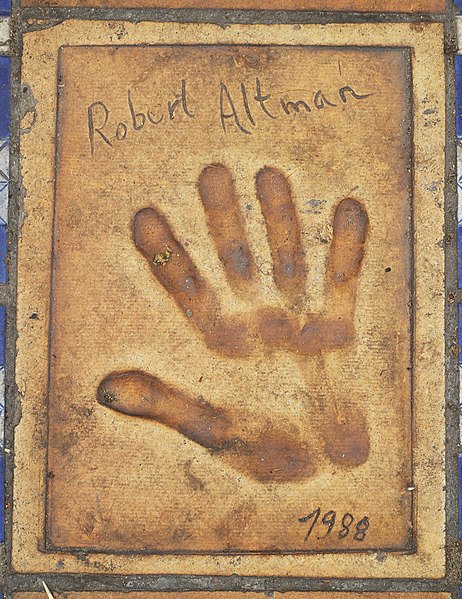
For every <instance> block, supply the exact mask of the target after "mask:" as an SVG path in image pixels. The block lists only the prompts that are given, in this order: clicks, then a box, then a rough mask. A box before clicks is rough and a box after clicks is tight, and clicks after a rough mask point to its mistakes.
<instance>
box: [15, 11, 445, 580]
mask: <svg viewBox="0 0 462 599" xmlns="http://www.w3.org/2000/svg"><path fill="white" fill-rule="evenodd" d="M79 26H80V25H79V24H69V23H65V24H63V25H60V26H59V27H57V28H51V29H49V30H47V31H46V32H45V31H41V32H34V33H33V34H32V36H31V37H27V36H26V45H27V44H29V43H32V42H33V40H34V39H35V40H36V41H35V43H34V44H33V47H34V52H33V53H29V52H27V50H26V51H25V56H27V57H28V60H27V61H26V63H25V64H24V65H23V71H22V72H23V76H24V81H27V82H28V84H29V86H30V87H31V92H32V94H33V96H34V98H36V99H37V107H38V106H40V113H39V114H38V115H37V119H36V120H35V123H34V124H33V126H32V127H31V128H30V130H29V131H28V132H27V134H24V136H23V137H22V140H21V150H22V155H23V156H25V157H26V158H25V164H26V165H27V166H24V169H23V170H24V173H25V179H26V181H25V187H26V189H28V198H27V200H26V209H27V210H28V215H29V216H30V218H27V219H25V221H24V225H23V227H22V231H21V239H20V265H19V280H20V289H19V301H18V319H19V323H20V324H19V330H20V333H19V339H18V348H19V353H18V362H17V369H16V372H17V376H18V385H19V388H20V389H21V392H22V393H23V394H24V397H26V396H27V398H28V401H25V399H24V401H23V406H27V410H28V412H27V413H26V412H25V411H24V409H23V415H22V419H21V422H20V423H19V425H18V426H17V428H16V435H15V442H16V443H18V447H17V452H16V470H15V494H16V495H15V503H14V506H15V516H14V520H15V530H17V531H21V534H20V535H18V536H16V537H15V539H16V540H15V542H14V554H15V556H16V557H15V563H16V564H17V563H18V562H17V560H19V564H21V563H22V564H27V565H26V566H25V567H26V568H29V567H34V571H40V569H41V568H42V569H43V568H44V567H47V566H44V564H48V563H50V560H51V561H52V562H53V561H54V560H59V563H60V566H59V567H60V568H62V569H66V568H70V569H71V570H74V571H79V568H81V564H80V562H79V559H78V556H79V555H80V553H79V552H80V551H81V550H82V549H84V550H86V551H87V552H88V555H90V556H91V559H90V558H89V561H88V563H87V562H86V564H85V567H86V568H91V569H94V570H95V571H101V568H103V569H104V568H105V567H107V566H105V565H104V564H106V563H109V562H107V560H108V559H109V560H110V564H111V566H110V567H111V569H112V570H111V571H119V572H127V571H128V572H134V571H141V572H144V573H147V572H155V571H162V572H175V571H176V572H189V573H193V572H196V573H205V572H208V573H212V572H216V571H219V572H221V573H223V572H230V571H233V572H234V571H236V568H237V567H238V570H239V571H240V572H241V573H245V574H251V573H254V574H255V573H257V572H260V573H261V572H270V571H271V572H272V573H273V574H274V573H275V572H279V573H281V574H284V573H288V572H289V570H287V564H288V563H289V564H290V572H294V571H296V572H301V573H303V572H306V571H307V570H306V568H309V567H311V566H313V567H314V568H320V570H318V572H321V571H322V572H326V570H325V569H324V568H328V567H329V564H331V563H332V564H333V563H335V567H334V568H333V566H330V567H329V572H330V573H331V575H334V576H344V573H345V572H346V571H348V572H349V573H350V575H351V565H352V564H353V563H354V564H355V565H358V564H360V563H361V564H363V567H362V568H361V571H359V570H358V571H357V574H358V575H360V576H362V575H364V576H369V577H370V576H371V575H374V576H375V575H379V572H380V574H382V575H383V574H384V573H385V572H388V573H389V572H391V571H392V572H395V571H396V572H398V571H399V573H400V576H403V575H404V576H413V577H415V576H416V567H417V568H421V569H422V568H423V565H424V564H425V571H426V575H428V571H429V570H428V568H429V567H431V572H432V573H433V574H434V575H437V576H439V575H441V573H442V571H443V570H442V561H440V557H441V552H440V551H439V547H441V543H440V541H438V539H439V538H440V537H439V535H441V534H443V526H442V521H441V522H439V523H438V521H437V519H436V520H435V519H431V520H429V519H428V518H426V517H424V514H425V513H426V511H425V510H426V509H428V507H427V508H425V506H426V505H427V506H428V505H429V503H428V502H429V501H430V498H431V506H432V509H433V510H434V509H435V504H436V503H438V501H441V502H442V501H443V499H444V498H443V494H442V491H441V489H442V486H441V485H440V482H441V481H440V482H438V480H439V478H442V477H443V476H444V469H443V459H442V458H443V453H442V444H443V442H444V432H443V428H441V429H438V427H439V426H441V427H442V425H443V421H442V414H443V411H442V409H441V411H438V410H437V411H436V413H435V402H438V400H439V401H441V406H442V405H444V393H443V391H442V389H443V384H444V376H443V372H442V370H441V371H440V370H439V369H438V368H435V363H437V364H440V363H441V364H443V363H444V360H441V361H439V360H437V359H436V356H437V355H439V353H440V352H443V351H444V344H443V343H442V340H441V339H440V337H438V336H437V335H436V331H438V330H439V329H438V326H436V324H437V323H439V322H440V321H439V320H438V314H439V311H438V310H439V303H438V299H437V298H440V297H442V295H441V292H440V286H441V285H442V278H441V279H440V280H438V277H437V276H436V277H435V272H436V273H438V272H442V270H441V271H440V270H439V269H438V268H437V266H438V264H440V262H441V260H442V251H441V244H440V243H439V242H440V241H441V239H440V236H441V235H442V228H441V223H442V217H443V214H442V208H441V206H442V204H441V201H440V194H441V185H440V181H441V180H442V179H443V170H442V168H441V166H442V161H441V162H439V160H440V158H441V157H440V156H439V154H435V153H434V152H433V150H434V147H435V144H436V143H439V142H438V140H441V139H444V138H443V136H442V134H443V128H442V123H444V102H441V98H440V97H439V96H438V95H437V94H438V93H440V91H439V90H441V86H440V85H439V84H438V85H437V82H436V79H435V78H434V79H432V84H431V85H430V83H429V81H428V78H427V77H426V76H423V75H422V73H421V72H420V71H419V68H420V66H419V65H421V64H424V63H425V62H426V61H428V60H430V61H431V60H433V61H434V60H435V58H434V57H435V56H440V54H439V53H438V52H436V50H438V51H439V49H440V35H441V32H442V28H441V27H440V26H439V25H427V26H424V27H423V28H421V29H419V31H418V32H417V33H416V31H417V30H416V29H415V28H413V27H411V26H407V25H406V26H403V25H399V27H398V26H397V27H396V28H395V26H388V25H387V26H384V27H379V28H378V29H377V27H376V26H374V27H372V28H371V29H370V28H369V26H367V27H363V26H360V27H356V26H354V27H349V26H346V27H345V26H334V27H332V28H327V29H325V28H321V29H319V28H317V27H306V28H305V27H303V28H301V29H300V30H294V29H293V28H292V27H280V26H277V27H275V28H274V29H273V28H272V27H271V26H269V27H267V26H262V27H260V26H257V27H253V26H251V27H242V26H239V27H231V28H230V29H229V30H228V29H227V30H226V32H225V33H223V34H221V33H219V32H218V31H217V30H216V28H214V27H208V26H203V25H200V26H195V25H192V26H190V25H188V26H184V28H183V29H180V30H178V27H177V26H176V25H175V26H173V25H172V26H170V25H162V26H154V25H149V24H147V25H146V27H147V29H144V27H145V26H144V25H143V26H128V25H127V24H124V30H125V31H126V32H127V36H128V37H127V40H126V44H125V45H123V46H115V47H113V46H111V45H110V42H109V41H108V37H107V35H112V33H111V32H112V31H113V25H112V24H106V23H105V24H99V23H94V22H91V23H90V22H86V23H85V26H84V31H83V38H80V37H79V36H80V34H79V33H76V32H78V31H79V29H78V27H79ZM118 26H120V25H118ZM74 27H77V30H76V31H74V30H73V28H74ZM127 27H128V29H127ZM151 27H152V29H150V28H151ZM108 31H109V33H107V32H108ZM143 31H145V32H146V34H145V35H143ZM92 32H93V33H94V35H95V36H96V37H95V40H96V41H95V44H96V42H97V45H91V44H90V43H89V40H91V39H92V38H91V33H92ZM300 32H302V33H300ZM334 33H335V35H333V34H334ZM387 35H388V36H390V37H387ZM313 36H314V37H313ZM355 36H358V37H356V38H355ZM420 36H421V37H420ZM81 39H83V40H84V43H85V45H83V46H82V45H79V40H81ZM111 39H112V38H111ZM250 39H251V40H252V42H253V44H254V45H249V44H247V43H246V41H247V40H250ZM37 40H38V41H37ZM40 40H45V42H44V43H43V53H42V51H41V50H40V48H41V47H42V46H41V43H39V41H40ZM193 40H194V43H191V42H192V41H193ZM359 40H360V41H361V44H362V46H358V45H357V43H358V41H359ZM377 40H380V43H381V44H382V46H377V45H376V44H377V43H378V42H377ZM385 40H387V44H388V45H384V44H385ZM127 41H130V44H128V43H127ZM154 42H155V43H154ZM186 42H188V43H186ZM239 42H243V43H239ZM350 44H353V45H352V46H350ZM63 46H64V47H63ZM53 48H54V49H55V50H53ZM59 48H60V49H59ZM411 48H412V52H414V53H415V55H416V56H417V58H418V60H416V61H413V63H412V64H411V61H410V55H411V50H410V49H411ZM441 56H442V54H441ZM432 57H433V58H432ZM36 60H38V61H39V62H38V63H37V65H40V67H39V70H40V69H43V68H45V65H47V72H56V73H58V79H57V80H55V81H54V86H52V85H51V83H53V82H50V80H47V81H46V82H45V80H44V78H43V77H39V78H38V79H37V80H36V77H38V73H37V70H36V68H35V67H36V66H37V65H35V61H36ZM413 65H414V66H413ZM442 67H443V63H442V61H441V63H439V62H438V63H435V64H434V67H433V69H432V73H433V74H434V77H436V78H437V75H438V74H440V76H441V77H442V76H443V68H442ZM426 68H428V65H427V67H426ZM411 69H413V71H412V76H411ZM101 73H104V77H102V76H101ZM411 84H412V86H413V87H411ZM432 85H434V86H435V89H432ZM57 91H58V98H56V92H57ZM391 98H392V99H393V101H391V100H390V99H391ZM411 98H412V100H411ZM56 105H57V106H58V114H57V118H56V114H55V113H54V112H53V111H54V109H55V106H56ZM414 106H415V110H414V109H413V108H414ZM47 111H48V112H47ZM53 117H54V118H53ZM55 125H56V126H57V129H55ZM55 136H56V139H58V140H59V144H57V146H56V147H55V146H54V145H47V144H49V143H50V141H51V140H53V139H54V138H55ZM34 139H36V140H40V141H38V143H39V146H40V151H39V150H38V148H37V145H36V144H33V141H34ZM54 150H56V154H55V153H54ZM427 150H428V154H427V153H426V152H427ZM55 158H56V171H55V170H54V164H55V163H54V159H55ZM39 165H40V170H39V171H38V172H39V173H40V179H39V180H37V179H36V178H34V177H33V173H34V172H37V170H36V169H38V167H39ZM54 179H56V186H54V185H53V186H50V185H49V184H48V182H53V181H54ZM27 183H28V184H29V185H27ZM45 199H46V203H45ZM52 208H53V211H52ZM37 211H39V212H37ZM34 213H35V214H36V215H40V218H36V219H34V218H32V215H33V214H34ZM429 260H431V261H432V264H433V266H434V269H433V270H432V277H431V278H428V272H429V269H428V261H429ZM32 273H33V274H34V276H32ZM441 304H442V302H441ZM416 305H417V306H418V307H419V310H418V311H417V312H416V313H414V308H415V306H416ZM34 314H35V317H33V315H34ZM423 315H425V318H423ZM442 317H443V310H442V307H441V318H442ZM32 339H34V341H32ZM440 342H441V343H440ZM31 347H33V348H34V349H33V351H31V350H30V348H31ZM48 359H49V362H48ZM32 364H33V365H34V367H33V368H32V367H31V366H32ZM429 364H430V365H431V368H429ZM32 372H33V379H32V380H31V373H32ZM430 392H431V394H432V401H429V398H428V393H430ZM34 402H36V406H35V408H34V407H33V405H34ZM44 402H46V403H44ZM39 405H40V406H41V407H40V408H39V407H38V406H39ZM430 407H431V409H432V412H431V414H432V417H431V422H432V426H431V431H430V430H427V428H426V427H428V422H429V418H428V414H427V412H426V411H427V410H429V409H430ZM44 415H47V421H45V420H44V419H43V416H44ZM440 416H441V418H440ZM28 427H32V430H33V431H34V433H33V434H31V428H29V434H28V435H26V430H27V429H28ZM437 429H438V430H440V432H441V436H440V437H437V438H436V434H437V433H436V430H437ZM34 435H35V438H36V439H37V438H42V436H43V435H45V436H44V437H43V438H44V439H45V440H46V441H45V442H46V443H48V446H47V452H46V455H44V453H43V452H40V451H35V452H27V451H26V449H27V444H28V443H29V442H30V441H29V439H31V438H33V437H34ZM435 438H436V439H435ZM414 439H417V444H415V443H414ZM440 442H441V443H440ZM439 443H440V444H439ZM44 446H45V445H44ZM423 451H425V453H424V454H422V452H423ZM384 454H386V456H387V459H386V460H384V459H383V456H384ZM429 455H431V456H432V459H431V461H429ZM437 464H439V466H438V467H437ZM121 465H123V466H121ZM33 472H35V474H32V473H33ZM40 476H41V477H42V478H40ZM37 480H41V483H40V486H39V487H37ZM437 482H438V486H437V487H435V488H434V485H436V483H437ZM416 490H417V491H416ZM416 492H417V493H418V501H417V502H416V501H415V500H414V498H415V494H416ZM27 497H32V499H31V500H30V501H28V503H27V504H25V503H24V501H25V499H23V498H27ZM45 498H46V504H45V505H44V504H43V501H44V499H45ZM32 507H33V508H34V509H33V511H30V510H32ZM422 510H423V511H422ZM37 513H39V514H40V517H41V518H43V520H41V521H40V522H41V525H40V527H39V528H37V518H36V515H37ZM436 514H437V515H441V517H442V518H443V517H444V509H443V507H442V504H441V503H440V508H439V510H438V511H437V512H436ZM435 517H436V516H435ZM28 518H32V521H31V520H28ZM24 519H26V520H28V522H29V523H30V526H26V525H25V523H24ZM21 521H22V522H23V525H22V526H21ZM390 523H393V525H390ZM42 525H43V526H42ZM24 531H26V532H24ZM134 531H136V534H134ZM34 535H35V536H34ZM416 541H417V543H416ZM25 545H27V547H28V548H27V550H23V551H21V546H25ZM37 547H39V548H42V547H45V548H46V549H47V551H48V553H46V554H44V555H43V556H42V555H41V553H40V550H39V551H38V552H37V549H36V548H37ZM371 551H372V552H380V554H381V555H382V553H383V551H387V552H388V557H387V559H386V560H382V561H380V560H375V559H373V566H374V573H372V572H371V570H370V569H369V568H368V567H367V566H368V564H369V560H370V559H371V555H372V553H371ZM34 552H35V553H34ZM103 552H105V553H103ZM281 553H283V554H284V556H285V557H284V561H283V562H281V561H280V559H281V558H280V555H281ZM289 553H292V554H294V555H292V556H291V559H290V560H289V561H287V554H289ZM107 554H109V555H107ZM152 554H155V555H152ZM236 554H239V555H238V556H236ZM413 559H414V561H412V560H413ZM236 560H237V561H236ZM330 560H335V562H331V561H330ZM37 564H39V565H37ZM57 564H58V561H56V567H58V566H57ZM347 564H350V566H348V565H347ZM401 564H402V566H401ZM405 564H407V566H405ZM411 564H412V565H411ZM16 567H17V566H16ZM20 567H24V566H20ZM216 568H218V570H216ZM332 568H333V569H332ZM390 568H391V569H390ZM393 568H396V570H394V569H393ZM403 568H404V570H403ZM406 568H407V569H406ZM132 569H134V570H132ZM310 572H312V573H313V572H314V571H313V570H310ZM334 572H335V574H334ZM404 572H406V574H404ZM313 575H315V574H313Z"/></svg>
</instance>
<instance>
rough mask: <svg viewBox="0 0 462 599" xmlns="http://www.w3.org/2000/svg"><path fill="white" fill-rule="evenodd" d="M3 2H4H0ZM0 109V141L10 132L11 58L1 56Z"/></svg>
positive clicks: (1, 0)
mask: <svg viewBox="0 0 462 599" xmlns="http://www.w3.org/2000/svg"><path fill="white" fill-rule="evenodd" d="M1 2H3V0H0V3H1ZM0 6H1V4H0ZM0 107H1V114H0V139H7V138H8V135H9V130H10V58H9V57H8V56H0Z"/></svg>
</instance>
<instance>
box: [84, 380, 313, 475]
mask: <svg viewBox="0 0 462 599" xmlns="http://www.w3.org/2000/svg"><path fill="white" fill-rule="evenodd" d="M96 398H97V401H98V403H99V404H101V405H102V406H105V407H107V408H109V409H111V410H114V411H115V412H120V413H122V414H126V415H128V416H134V417H138V418H145V419H147V420H154V421H155V422H157V423H159V424H162V425H164V426H167V427H169V428H171V429H173V430H176V431H177V432H179V433H180V434H182V435H184V436H185V437H187V438H188V439H190V440H191V441H194V442H195V443H197V444H199V445H201V446H202V447H205V448H206V449H208V450H210V451H212V452H213V453H214V454H215V455H216V458H217V459H225V460H227V461H228V463H230V464H231V465H232V466H233V467H234V468H235V469H236V470H237V471H242V472H244V473H245V474H247V475H248V476H250V477H251V478H253V479H255V480H258V481H260V482H269V481H273V482H291V481H294V480H301V479H304V478H308V477H310V476H312V475H313V474H314V472H315V469H316V468H315V465H314V462H313V459H312V455H311V452H310V450H309V448H308V446H307V445H306V444H305V443H302V442H301V441H300V440H299V439H297V438H293V439H292V438H290V437H289V436H287V435H286V434H285V433H284V432H283V431H278V432H274V433H272V434H271V433H263V434H261V435H259V436H257V437H256V438H252V439H243V438H242V436H241V433H242V431H241V426H240V423H239V419H238V418H236V417H235V418H234V419H232V418H231V416H230V415H229V414H228V413H227V412H226V411H225V410H223V409H221V408H217V407H214V406H212V405H211V404H209V403H208V402H206V401H205V400H203V399H202V398H195V397H191V396H189V395H187V394H186V393H183V392H182V391H180V390H179V389H176V388H174V387H170V386H168V385H166V384H165V383H163V382H162V381H161V380H160V379H158V378H157V377H154V376H152V375H150V374H147V373H146V372H142V371H139V370H131V371H127V372H115V373H112V374H110V375H109V376H107V377H106V378H105V379H104V380H103V381H102V382H101V384H100V385H99V387H98V391H97V397H96Z"/></svg>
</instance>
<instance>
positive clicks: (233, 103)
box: [88, 77, 373, 156]
mask: <svg viewBox="0 0 462 599" xmlns="http://www.w3.org/2000/svg"><path fill="white" fill-rule="evenodd" d="M178 88H179V89H178V93H177V94H176V95H175V96H174V97H171V98H164V100H163V101H162V103H161V107H160V108H157V109H156V110H152V109H151V108H148V107H146V106H143V107H141V108H142V110H140V106H135V102H134V100H133V97H132V93H131V91H130V90H129V91H128V93H127V119H126V120H125V121H120V122H118V123H114V122H111V110H110V108H108V106H107V105H106V104H105V103H104V102H102V101H101V100H98V101H96V102H93V103H92V104H91V105H90V106H88V137H89V141H90V152H91V155H92V156H93V154H94V153H95V150H96V147H97V146H98V145H102V146H106V147H109V148H112V147H114V145H115V144H116V143H119V142H123V141H124V140H126V139H127V138H128V137H129V136H130V135H131V134H132V133H133V132H136V131H141V130H142V129H144V128H149V127H159V126H164V125H165V124H166V123H168V122H170V121H173V120H174V119H175V116H177V115H179V114H182V115H184V117H186V119H195V118H196V117H197V110H198V109H197V107H196V106H195V105H194V102H192V101H191V99H190V97H189V94H188V89H187V82H186V81H185V80H184V79H183V80H182V81H181V84H180V85H179V86H178ZM238 89H239V91H238V92H237V93H235V92H233V93H231V91H230V89H229V86H227V85H226V84H225V83H223V82H221V83H220V86H219V89H218V93H217V123H218V124H219V125H221V127H222V129H223V131H224V132H225V133H226V132H227V131H228V129H231V128H234V129H235V130H237V131H238V132H240V133H243V134H244V135H251V134H252V127H256V126H257V119H258V117H263V119H273V120H274V119H278V118H293V117H294V116H296V115H306V114H308V113H313V112H314V113H316V112H317V111H319V110H324V109H335V108H336V107H338V106H342V105H344V104H347V102H349V101H352V100H353V101H361V100H364V99H365V98H368V97H369V96H372V95H373V92H367V93H364V91H361V93H360V92H359V91H357V90H356V89H354V88H353V87H351V86H350V85H345V86H343V87H340V88H338V89H336V90H335V91H334V92H332V91H329V92H324V91H323V90H317V91H314V92H312V93H311V94H307V95H306V96H305V97H303V98H300V97H297V98H294V97H291V98H289V97H287V94H286V95H285V96H284V97H281V96H275V95H274V94H272V93H270V92H269V91H268V90H265V89H264V88H263V85H262V83H261V81H260V79H259V78H258V77H257V78H256V79H255V84H254V85H253V86H252V88H251V89H249V88H248V87H247V86H246V85H245V84H244V83H241V84H240V86H239V88H238ZM208 116H210V118H211V119H213V118H214V117H213V115H208ZM212 122H213V120H212Z"/></svg>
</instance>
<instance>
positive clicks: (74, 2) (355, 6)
mask: <svg viewBox="0 0 462 599" xmlns="http://www.w3.org/2000/svg"><path fill="white" fill-rule="evenodd" d="M3 1H5V0H3ZM7 1H8V0H7ZM22 4H23V5H24V6H104V7H107V8H140V7H165V8H247V9H267V10H271V9H275V10H317V11H347V12H349V11H351V12H404V13H420V12H422V13H432V12H444V9H445V0H406V1H405V2H404V1H403V0H263V2H262V1H261V0H259V1H258V0H23V1H22Z"/></svg>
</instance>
